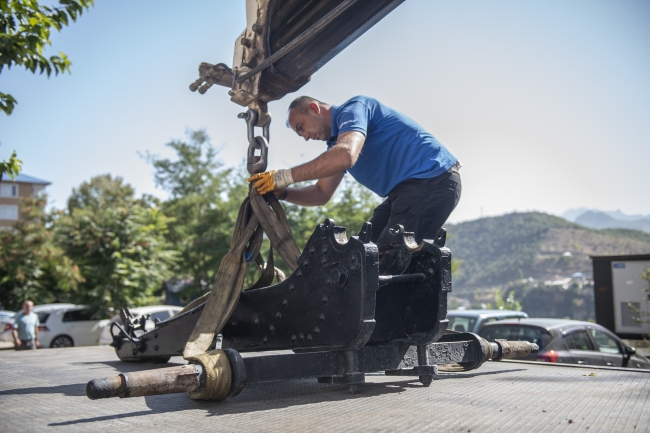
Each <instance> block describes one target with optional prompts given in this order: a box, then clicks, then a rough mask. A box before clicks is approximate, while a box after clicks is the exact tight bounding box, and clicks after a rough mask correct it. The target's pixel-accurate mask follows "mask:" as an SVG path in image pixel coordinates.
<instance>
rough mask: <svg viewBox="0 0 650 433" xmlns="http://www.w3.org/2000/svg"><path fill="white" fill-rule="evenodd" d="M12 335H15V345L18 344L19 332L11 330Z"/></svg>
mask: <svg viewBox="0 0 650 433" xmlns="http://www.w3.org/2000/svg"><path fill="white" fill-rule="evenodd" d="M11 335H13V337H14V343H17V342H18V341H19V340H18V331H16V330H15V329H12V330H11Z"/></svg>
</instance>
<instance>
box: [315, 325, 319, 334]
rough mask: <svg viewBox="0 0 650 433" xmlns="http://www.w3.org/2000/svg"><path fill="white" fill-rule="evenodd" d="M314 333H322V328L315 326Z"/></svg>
mask: <svg viewBox="0 0 650 433" xmlns="http://www.w3.org/2000/svg"><path fill="white" fill-rule="evenodd" d="M314 334H320V328H319V327H318V326H315V327H314Z"/></svg>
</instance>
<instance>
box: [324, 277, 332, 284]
mask: <svg viewBox="0 0 650 433" xmlns="http://www.w3.org/2000/svg"><path fill="white" fill-rule="evenodd" d="M325 284H326V285H327V286H329V285H330V284H332V279H331V278H330V277H327V278H325Z"/></svg>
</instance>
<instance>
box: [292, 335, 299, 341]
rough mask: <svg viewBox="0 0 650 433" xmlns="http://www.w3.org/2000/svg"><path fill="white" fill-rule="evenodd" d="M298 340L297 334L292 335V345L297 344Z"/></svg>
mask: <svg viewBox="0 0 650 433" xmlns="http://www.w3.org/2000/svg"><path fill="white" fill-rule="evenodd" d="M296 340H298V338H297V337H296V334H294V335H292V336H291V342H292V343H295V342H296Z"/></svg>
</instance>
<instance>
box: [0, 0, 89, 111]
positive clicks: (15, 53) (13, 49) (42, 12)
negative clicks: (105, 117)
mask: <svg viewBox="0 0 650 433" xmlns="http://www.w3.org/2000/svg"><path fill="white" fill-rule="evenodd" d="M92 5H94V0H59V6H56V7H50V6H43V5H40V4H39V3H38V0H0V73H1V72H2V70H3V69H4V67H5V66H6V67H7V69H11V66H13V65H18V66H22V67H24V68H25V69H27V70H29V71H31V72H32V73H36V71H37V70H38V71H40V73H41V74H42V73H43V72H46V73H47V75H48V77H49V76H50V75H51V74H52V72H54V73H55V75H58V74H59V73H65V72H68V73H69V72H70V65H71V64H72V63H71V62H70V60H69V59H68V57H67V56H66V55H65V54H64V53H62V52H59V55H55V56H50V57H49V58H47V57H45V56H44V55H43V48H44V47H45V46H47V45H52V42H51V40H50V33H51V29H52V28H54V29H56V30H57V31H61V29H62V28H63V27H64V26H67V25H69V23H70V22H71V21H72V22H74V21H76V20H77V17H79V16H81V14H82V13H83V11H84V10H87V9H89V8H90V6H92ZM16 104H17V101H16V99H14V98H13V97H12V96H11V95H9V94H6V93H1V92H0V110H2V111H3V112H4V113H5V114H7V115H10V114H11V112H12V111H13V109H14V107H15V105H16Z"/></svg>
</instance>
